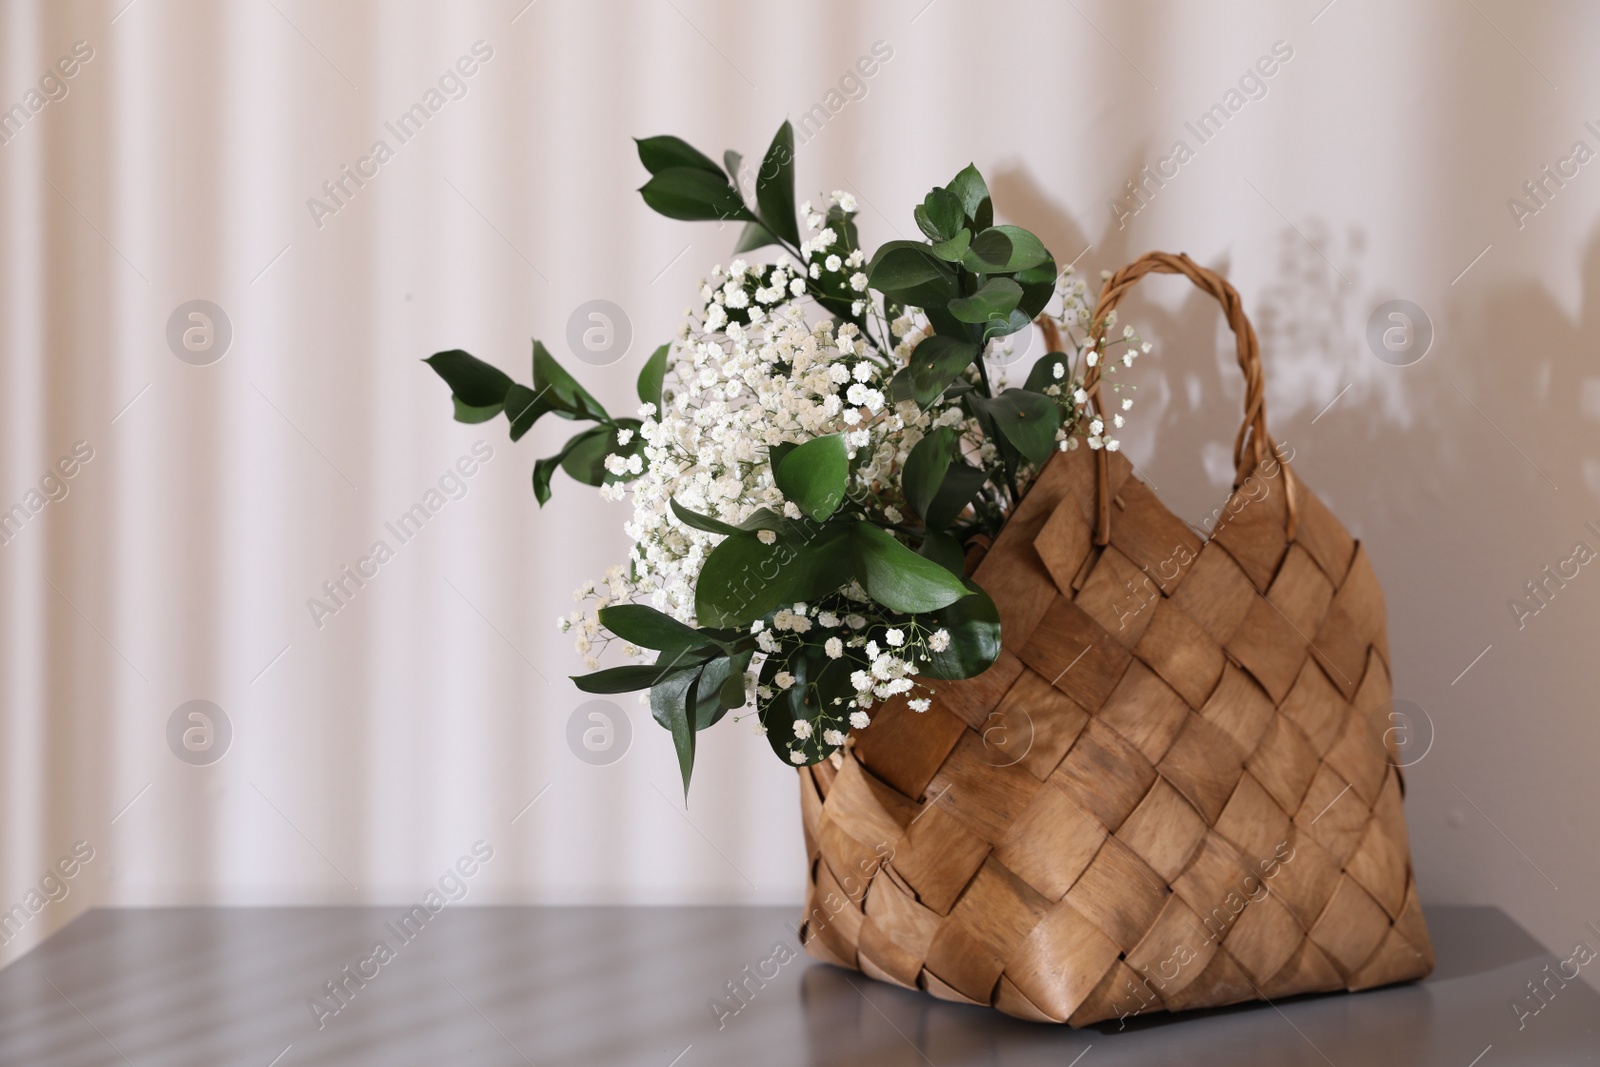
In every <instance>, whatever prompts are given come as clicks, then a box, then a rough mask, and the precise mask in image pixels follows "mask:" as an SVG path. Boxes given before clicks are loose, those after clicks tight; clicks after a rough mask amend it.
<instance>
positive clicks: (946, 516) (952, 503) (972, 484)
mask: <svg viewBox="0 0 1600 1067" xmlns="http://www.w3.org/2000/svg"><path fill="white" fill-rule="evenodd" d="M988 482H989V476H988V475H987V474H985V473H984V472H983V471H982V470H979V469H978V468H977V467H973V466H969V465H967V464H966V463H952V464H950V469H949V470H947V471H945V474H944V482H943V483H942V484H941V485H940V486H939V492H938V493H937V494H936V495H935V496H934V498H933V503H931V504H929V505H928V513H927V514H926V515H925V516H923V520H924V521H925V522H927V524H928V526H929V527H930V528H932V529H936V530H942V529H944V528H945V527H947V526H949V525H950V524H951V523H953V522H955V521H956V519H957V518H959V517H960V516H961V513H962V512H963V511H965V510H966V507H967V505H968V504H970V503H972V498H973V497H975V496H977V495H978V490H980V489H982V488H983V487H984V486H985V485H987V484H988Z"/></svg>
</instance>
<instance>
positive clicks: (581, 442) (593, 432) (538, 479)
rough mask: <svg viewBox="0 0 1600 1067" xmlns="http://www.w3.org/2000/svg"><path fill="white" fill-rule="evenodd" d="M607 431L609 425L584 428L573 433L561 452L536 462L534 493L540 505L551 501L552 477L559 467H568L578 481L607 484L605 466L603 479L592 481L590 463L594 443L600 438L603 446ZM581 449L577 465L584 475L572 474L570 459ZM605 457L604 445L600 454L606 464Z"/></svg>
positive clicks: (601, 461)
mask: <svg viewBox="0 0 1600 1067" xmlns="http://www.w3.org/2000/svg"><path fill="white" fill-rule="evenodd" d="M606 432H607V427H604V426H596V427H593V428H592V429H588V430H584V431H583V432H582V433H577V434H573V435H572V436H571V437H570V438H568V439H567V443H566V444H565V445H562V446H561V451H560V452H557V453H556V454H555V455H553V456H546V457H545V458H543V459H541V460H539V461H537V462H536V463H534V465H533V495H534V498H535V499H536V500H538V501H539V506H540V507H544V506H545V505H546V504H548V503H549V502H550V479H551V478H553V477H554V476H555V473H556V471H557V470H558V469H566V470H567V473H568V474H571V475H572V477H574V478H577V480H578V481H580V482H583V483H584V484H585V485H603V484H605V482H604V475H605V468H604V466H602V467H601V470H600V478H601V480H599V481H590V480H589V471H590V468H589V466H588V465H589V464H590V463H591V462H592V461H593V456H592V452H593V450H594V449H595V447H596V446H595V444H594V442H595V440H596V439H597V438H598V440H599V441H600V442H601V446H603V445H604V442H605V440H606ZM580 449H582V450H583V452H582V454H581V455H580V458H579V460H578V461H576V465H577V469H578V470H579V472H580V473H581V474H582V475H583V476H582V477H580V476H579V475H577V474H572V470H571V469H569V468H567V461H568V459H569V458H570V457H571V456H572V454H573V453H574V452H576V451H579V450H580ZM605 457H606V453H605V451H604V448H603V447H602V448H601V451H600V455H599V462H600V463H601V464H604V462H605Z"/></svg>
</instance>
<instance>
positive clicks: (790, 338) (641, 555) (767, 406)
mask: <svg viewBox="0 0 1600 1067" xmlns="http://www.w3.org/2000/svg"><path fill="white" fill-rule="evenodd" d="M855 208H856V205H855V202H854V198H852V197H851V196H850V195H849V194H848V193H843V192H835V193H834V194H833V196H832V197H831V198H830V203H829V205H828V207H827V209H826V211H827V214H826V215H824V214H822V213H819V212H816V211H814V210H812V207H811V205H810V204H809V203H807V204H805V205H802V208H801V213H802V215H803V216H804V217H805V219H806V221H807V224H808V226H809V228H810V229H811V230H812V231H814V235H813V236H812V237H810V238H809V239H808V240H806V241H804V242H803V243H802V245H801V246H800V253H801V261H799V262H796V261H795V260H794V259H793V258H792V257H791V256H789V255H788V254H781V255H779V256H778V257H777V258H776V259H775V260H774V261H773V262H771V263H766V264H751V263H748V262H746V261H745V260H742V259H736V260H734V261H733V262H732V263H731V264H729V265H728V266H727V267H726V268H725V269H724V268H722V267H717V268H716V269H714V270H713V271H712V275H711V278H710V279H708V280H707V281H706V282H705V283H703V285H702V287H701V291H700V297H701V305H700V307H699V308H698V309H690V310H689V312H687V313H686V314H687V317H686V319H685V321H684V323H683V325H682V326H681V327H680V329H679V331H678V335H677V338H676V341H675V343H674V344H673V346H672V348H671V351H670V354H669V357H668V367H667V375H666V390H665V392H664V394H663V401H662V405H661V410H659V411H658V410H656V409H655V407H654V406H653V405H645V406H644V407H643V408H641V409H640V410H639V413H638V414H639V418H640V419H641V421H642V426H641V428H640V430H639V431H638V432H639V434H640V436H641V437H642V439H643V442H644V447H643V448H642V450H640V451H635V452H633V453H632V454H631V455H624V454H621V453H619V454H614V455H611V456H609V457H608V458H607V460H606V469H607V470H608V471H610V472H612V473H613V474H615V475H619V476H627V475H631V476H633V477H631V478H629V479H628V480H625V481H624V480H619V481H616V482H613V483H612V484H610V485H607V486H604V487H602V488H601V490H600V491H601V493H602V495H603V496H605V497H606V498H608V499H612V500H621V499H625V498H630V497H631V499H632V502H633V515H632V518H631V519H630V520H629V521H628V522H627V523H626V524H625V527H624V528H625V529H626V531H627V533H628V536H629V537H630V538H631V539H632V540H633V542H634V545H633V547H632V549H631V550H630V552H629V558H628V563H627V566H626V567H613V568H612V569H611V570H610V571H608V572H607V574H606V577H605V580H604V581H603V582H600V583H595V582H586V583H584V585H583V586H582V587H580V588H579V589H578V590H577V591H576V593H575V594H574V599H575V600H576V601H577V602H578V604H579V607H578V608H577V609H576V610H574V611H573V612H572V613H571V614H570V615H568V616H567V617H565V618H563V619H561V620H559V626H560V629H561V630H562V632H564V633H565V632H574V631H575V633H576V637H575V644H576V647H577V650H578V652H579V653H580V654H581V655H583V656H584V659H585V663H586V664H587V665H588V666H589V667H590V668H591V669H594V668H597V667H598V665H599V659H598V653H599V651H600V648H599V646H600V645H601V644H603V643H604V642H606V641H608V640H609V638H608V637H607V636H606V634H605V633H604V631H603V629H602V627H601V626H600V624H599V621H598V618H597V616H596V613H597V612H598V610H599V609H600V608H602V607H605V606H607V605H608V604H613V603H623V602H639V603H648V604H650V605H652V606H653V607H655V608H657V609H658V610H661V611H664V612H666V613H667V614H669V615H671V616H673V617H674V618H676V619H678V620H679V621H681V622H684V623H686V624H689V625H691V626H692V625H695V624H696V618H695V585H696V582H697V580H698V578H699V575H700V570H701V567H702V565H703V564H704V562H705V560H706V557H707V556H708V555H709V554H710V552H711V551H712V549H714V548H715V547H716V545H717V544H718V543H720V542H721V540H722V536H721V535H719V534H714V533H707V532H704V531H701V530H699V529H695V528H693V527H690V526H688V525H686V524H685V523H683V522H682V521H681V520H680V519H679V518H678V517H677V516H676V515H675V514H674V512H673V510H672V506H671V505H672V502H673V501H674V500H676V501H677V502H678V503H679V504H680V505H681V506H683V507H685V508H688V509H689V510H691V511H694V512H698V513H700V514H702V515H706V516H710V517H712V518H714V519H717V520H720V521H721V522H724V523H730V524H734V525H737V524H739V523H741V522H743V521H745V520H746V519H748V518H749V517H750V516H751V515H752V513H754V512H756V511H757V510H758V509H762V508H768V509H772V510H773V511H777V512H780V513H781V514H783V515H784V516H785V517H787V518H789V519H800V518H801V514H800V512H799V510H798V508H796V506H795V505H794V504H793V503H791V502H788V501H786V500H785V499H784V497H783V494H782V493H781V492H780V491H779V490H778V488H777V486H776V485H775V484H774V479H773V471H772V466H771V463H770V460H769V458H768V457H769V450H770V449H771V448H773V447H774V446H778V445H783V444H798V443H803V442H805V441H809V440H812V439H814V438H816V437H820V436H824V435H828V434H842V435H844V439H845V442H846V444H847V448H848V453H849V456H850V458H851V460H852V461H853V462H852V473H851V482H850V485H849V489H848V496H847V502H846V507H847V508H848V509H850V510H851V511H852V512H856V513H860V514H862V515H864V516H867V517H870V518H871V519H873V520H874V521H877V522H879V523H880V524H881V525H885V526H890V527H893V526H896V525H898V524H900V523H902V522H903V521H904V520H905V513H906V512H907V511H909V510H910V509H909V508H908V507H907V506H906V502H905V498H904V496H903V494H902V492H901V490H900V487H899V472H900V471H901V469H902V468H903V467H904V464H905V462H906V459H907V457H908V455H909V453H910V451H911V449H912V448H913V447H914V446H915V445H916V444H917V442H919V441H920V440H921V439H922V438H923V437H924V436H925V435H926V434H927V433H929V432H930V431H932V430H933V429H935V428H937V427H946V426H948V427H952V428H954V429H955V430H956V431H957V433H958V434H959V436H960V439H961V441H962V451H963V453H964V455H965V458H966V459H967V461H969V462H974V463H977V464H978V465H980V466H982V467H984V468H985V469H986V470H988V471H990V472H991V474H992V475H993V478H992V486H991V488H992V491H993V494H994V496H993V500H992V505H993V507H994V508H996V509H999V508H1003V507H1004V506H1005V501H1004V497H1003V493H1002V490H1001V488H1000V487H1001V485H1002V481H1003V479H1002V477H1001V476H1000V457H999V455H998V452H997V449H996V447H995V445H994V444H993V443H992V442H990V441H987V440H985V439H984V437H983V434H982V432H981V428H980V427H979V426H978V424H977V423H976V421H975V420H973V419H971V418H969V417H968V415H967V414H966V413H965V412H964V411H963V409H962V408H961V406H960V405H959V403H958V402H956V401H954V400H945V399H941V400H940V401H938V402H936V403H935V404H934V405H933V406H932V407H931V408H930V409H928V410H926V411H924V410H921V409H920V408H919V407H918V406H917V405H916V404H915V403H914V402H912V401H902V402H899V403H896V402H894V401H893V400H892V399H891V397H890V396H889V392H890V387H889V379H890V378H891V377H892V376H893V374H894V373H895V371H896V370H898V369H899V368H900V367H903V366H905V365H906V364H907V363H908V361H909V358H910V353H911V351H912V350H913V349H914V348H915V347H916V346H917V344H918V343H920V342H921V341H922V339H923V338H924V337H926V336H927V335H928V333H929V332H930V328H929V326H928V324H927V321H926V319H925V318H924V317H923V316H922V315H921V313H920V312H919V311H917V310H916V309H906V310H905V311H904V312H903V313H902V314H900V315H899V317H897V318H895V319H894V321H892V322H889V323H886V324H885V323H883V309H882V308H881V306H880V305H878V304H874V303H873V302H872V301H871V300H870V299H869V294H868V292H867V287H866V282H867V279H866V275H865V273H864V256H863V254H862V253H861V251H860V250H859V249H853V248H849V247H847V245H848V243H849V242H848V241H847V240H846V237H845V232H844V231H843V229H842V228H841V225H840V220H845V221H848V219H849V217H850V216H851V215H852V214H853V213H854V211H855ZM830 220H833V221H830ZM1070 274H1071V271H1070V268H1069V269H1068V271H1067V272H1066V273H1065V274H1064V275H1063V283H1064V284H1063V285H1062V286H1061V287H1060V293H1061V297H1062V301H1063V311H1062V313H1061V314H1060V315H1059V316H1058V318H1057V321H1058V322H1059V323H1060V325H1061V327H1062V328H1063V329H1064V330H1065V331H1066V334H1067V335H1068V337H1069V338H1071V343H1072V345H1073V346H1075V348H1076V357H1077V359H1076V360H1075V361H1074V362H1077V361H1083V362H1084V363H1085V364H1086V366H1089V367H1092V366H1094V365H1095V363H1096V362H1097V361H1098V360H1099V359H1100V358H1101V357H1102V353H1106V352H1110V351H1111V350H1112V348H1113V347H1114V346H1113V344H1102V345H1101V347H1099V348H1097V347H1096V346H1095V344H1094V342H1093V340H1092V339H1090V338H1084V339H1083V340H1081V341H1080V340H1078V339H1077V337H1078V332H1077V330H1076V329H1074V328H1075V327H1076V328H1078V329H1081V328H1082V327H1084V326H1087V325H1088V324H1089V322H1090V321H1092V316H1093V309H1092V308H1091V307H1088V306H1087V305H1086V304H1085V303H1084V295H1085V291H1084V286H1083V283H1082V282H1081V281H1075V280H1073V279H1071V278H1070ZM808 293H810V294H811V295H817V294H819V293H820V294H826V296H827V297H828V298H829V299H830V300H840V301H842V300H845V299H848V300H850V301H851V311H852V317H854V318H857V319H862V320H864V321H868V320H870V321H871V322H875V323H877V324H879V325H882V326H884V328H883V329H882V330H881V331H880V332H879V336H881V337H885V338H888V339H890V340H891V341H892V342H893V343H894V348H893V350H892V351H890V352H884V351H882V350H881V349H880V348H879V347H878V346H876V345H874V344H873V343H872V341H871V340H870V338H869V337H867V336H863V334H862V333H861V331H860V330H859V329H858V327H857V326H856V325H855V324H852V323H844V324H842V325H838V326H836V325H835V323H834V321H833V320H831V319H828V320H822V321H818V322H815V323H813V322H809V321H808V320H807V318H806V316H805V314H804V313H803V312H802V309H801V307H800V305H799V304H798V303H797V301H798V300H799V299H800V298H802V297H804V296H806V295H807V294H808ZM1115 344H1125V345H1126V351H1125V352H1123V353H1122V354H1121V360H1122V362H1123V364H1124V365H1127V364H1131V362H1132V359H1133V357H1134V355H1135V354H1136V349H1137V345H1138V339H1137V337H1136V336H1135V335H1134V334H1133V332H1132V331H1131V330H1124V334H1123V338H1122V339H1121V340H1120V341H1119V342H1115ZM1148 348H1149V346H1148V345H1145V346H1143V350H1146V351H1147V350H1148ZM1073 369H1074V370H1075V371H1076V373H1073V374H1072V376H1071V377H1068V373H1069V371H1068V368H1066V367H1061V366H1058V367H1056V368H1055V379H1056V381H1055V383H1053V384H1051V385H1050V386H1048V387H1047V388H1046V390H1045V391H1046V393H1047V394H1049V395H1051V396H1053V397H1056V398H1057V399H1058V402H1059V403H1060V404H1061V406H1062V413H1063V427H1062V430H1061V432H1060V433H1059V434H1058V439H1059V440H1060V442H1061V447H1062V448H1063V449H1064V450H1065V449H1068V448H1071V447H1074V446H1076V444H1077V439H1078V437H1080V436H1081V437H1083V438H1084V439H1085V440H1086V443H1087V444H1088V446H1089V447H1090V448H1101V447H1104V448H1107V449H1109V450H1113V451H1114V450H1116V449H1117V448H1118V447H1119V442H1118V441H1117V439H1116V438H1115V436H1113V434H1112V432H1111V431H1112V429H1113V428H1116V427H1120V426H1122V425H1123V416H1122V414H1121V411H1118V412H1117V413H1116V414H1115V415H1113V416H1112V424H1111V426H1110V427H1108V426H1107V425H1106V424H1105V422H1104V416H1103V415H1102V414H1098V413H1097V414H1093V415H1091V414H1090V413H1088V412H1087V410H1086V403H1087V400H1088V397H1087V394H1086V393H1085V392H1084V390H1083V388H1082V383H1083V377H1082V375H1083V373H1084V371H1083V370H1081V369H1078V368H1076V367H1074V368H1073ZM1103 369H1107V370H1109V369H1110V368H1103ZM968 374H969V379H970V380H971V381H972V382H973V384H975V385H976V384H977V383H978V380H979V377H978V372H977V370H976V368H971V369H969V372H968ZM1104 388H1106V386H1104V385H1103V386H1102V389H1104ZM1111 388H1112V389H1113V390H1116V389H1118V388H1119V387H1118V386H1111ZM1131 403H1132V401H1131V400H1126V399H1125V400H1123V401H1122V405H1121V406H1122V409H1123V410H1126V408H1127V407H1129V406H1130V405H1131ZM631 440H632V436H631V433H630V432H629V431H627V430H623V431H621V432H620V433H619V434H618V440H617V442H616V444H617V446H618V448H619V449H622V448H624V447H625V446H628V445H629V444H630V443H631ZM1034 473H1036V472H1032V471H1026V470H1025V471H1023V472H1022V476H1021V477H1020V478H1019V483H1021V484H1022V485H1023V486H1024V487H1025V486H1026V480H1027V478H1028V477H1031V476H1032V475H1033V474H1034ZM989 491H990V490H986V491H985V492H989ZM983 499H985V498H980V502H981V501H982V500H983ZM776 538H777V535H776V534H774V533H771V532H764V533H763V534H762V535H760V539H761V540H762V541H763V542H765V543H772V542H773V541H775V540H776ZM752 631H753V632H754V633H755V635H756V638H755V639H756V643H757V646H758V648H759V650H760V654H759V655H758V656H757V657H756V661H755V662H754V663H753V664H752V665H751V676H750V677H747V679H746V682H747V685H746V689H747V691H753V692H754V694H755V697H756V700H757V704H758V707H761V708H762V709H766V708H767V706H768V704H769V703H770V702H771V701H774V700H784V699H787V697H785V696H784V694H785V693H786V692H787V691H788V690H789V689H790V688H791V687H792V686H794V685H795V675H794V673H793V672H792V671H791V670H790V669H788V668H789V666H790V657H791V656H792V655H793V654H794V653H796V651H797V650H799V649H801V648H802V646H810V647H811V648H812V654H813V655H816V654H817V652H816V649H817V648H819V647H820V648H821V649H822V650H823V653H824V654H825V656H826V659H827V661H829V662H832V661H838V660H845V661H847V665H848V667H850V668H851V672H850V675H849V681H850V689H851V690H853V692H854V696H853V697H851V698H841V699H839V700H835V701H834V703H835V704H839V705H841V706H839V707H830V708H824V709H822V710H821V712H820V713H819V715H818V717H816V718H815V719H808V718H798V719H795V720H794V722H793V732H794V740H793V741H792V742H790V745H789V751H790V756H791V758H792V759H793V760H794V761H795V762H796V763H805V762H807V759H808V757H807V754H806V750H805V747H806V745H807V744H809V745H810V746H811V751H817V750H818V744H817V741H818V739H819V738H820V742H821V746H822V750H823V751H826V749H828V748H837V747H838V746H840V745H842V744H844V743H845V740H846V730H847V729H851V728H854V729H860V728H863V727H865V726H866V725H867V724H868V722H869V721H870V717H869V715H868V714H867V710H868V709H869V708H871V707H872V706H873V705H874V704H875V703H876V702H879V701H883V700H886V699H889V698H891V697H895V696H900V695H902V694H911V695H910V696H908V698H907V699H908V700H909V702H910V706H911V707H912V708H913V709H915V710H917V711H922V710H925V709H926V708H927V707H928V706H929V698H928V693H927V691H926V690H923V691H922V692H920V693H915V692H913V691H914V690H916V689H917V686H918V683H917V682H916V681H915V680H914V677H913V676H914V675H915V674H916V673H917V670H918V667H919V664H921V665H924V666H925V665H926V662H927V660H928V657H929V656H930V654H934V653H939V652H942V651H944V650H946V649H947V648H949V646H950V642H951V637H950V634H949V633H948V632H946V631H944V630H942V629H934V630H931V631H929V630H925V629H923V628H920V627H919V626H918V625H916V624H915V623H914V622H911V623H908V622H905V621H904V619H903V617H901V621H898V622H897V621H895V620H893V619H891V618H889V617H887V616H886V615H885V614H884V613H883V611H882V609H881V608H879V607H878V606H877V605H876V604H874V603H873V602H872V601H870V600H869V599H868V598H867V597H866V595H865V593H864V592H863V591H862V590H861V589H860V588H859V587H856V586H855V585H854V584H853V583H852V585H850V586H849V587H847V588H845V589H843V590H841V591H839V592H838V593H836V594H832V595H830V596H828V597H825V598H823V600H822V601H821V602H819V603H817V604H813V605H806V604H795V605H793V606H792V607H789V608H785V609H782V610H780V611H778V612H776V613H774V614H773V615H772V616H771V621H770V625H764V624H763V622H761V621H757V622H756V623H755V624H754V625H753V626H752ZM626 651H627V653H628V654H629V655H630V656H637V655H639V654H640V651H639V650H638V649H636V648H633V647H631V646H627V647H626ZM840 669H843V667H841V668H840ZM757 676H759V677H760V678H762V679H763V681H762V683H761V684H759V685H757V684H756V683H755V677H757Z"/></svg>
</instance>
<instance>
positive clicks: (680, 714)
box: [650, 669, 700, 803]
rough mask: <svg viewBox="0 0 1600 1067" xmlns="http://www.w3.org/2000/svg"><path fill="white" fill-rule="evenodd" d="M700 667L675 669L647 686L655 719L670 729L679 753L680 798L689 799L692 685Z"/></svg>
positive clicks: (692, 713)
mask: <svg viewBox="0 0 1600 1067" xmlns="http://www.w3.org/2000/svg"><path fill="white" fill-rule="evenodd" d="M699 681H700V670H699V669H695V670H685V671H678V672H677V673H675V674H671V675H668V676H667V677H666V678H665V679H663V680H662V681H660V682H658V683H656V684H655V685H654V686H652V687H651V689H650V711H651V713H652V714H653V715H654V716H655V720H656V721H657V722H660V723H665V724H667V728H668V729H669V730H670V731H672V747H673V748H674V749H675V750H676V751H677V753H678V771H679V773H681V774H682V775H683V799H684V802H685V803H687V802H688V800H689V775H690V774H692V773H693V771H694V735H695V729H694V727H695V722H694V719H695V717H696V716H695V715H694V711H693V708H692V705H693V704H694V702H695V696H696V694H695V689H696V688H697V686H698V683H699Z"/></svg>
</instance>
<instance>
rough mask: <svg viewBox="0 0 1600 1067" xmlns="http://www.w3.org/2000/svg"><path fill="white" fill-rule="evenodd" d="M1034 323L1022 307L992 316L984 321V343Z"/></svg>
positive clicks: (1024, 328)
mask: <svg viewBox="0 0 1600 1067" xmlns="http://www.w3.org/2000/svg"><path fill="white" fill-rule="evenodd" d="M1001 280H1002V281H1003V280H1005V279H1001ZM1032 324H1033V320H1032V319H1030V318H1028V314H1027V312H1025V311H1023V310H1022V309H1021V308H1012V309H1011V311H1010V312H1009V313H1008V314H1006V315H994V316H991V317H990V318H988V319H986V320H984V323H983V343H984V344H988V343H989V341H990V340H991V339H993V338H995V337H1004V336H1006V335H1007V334H1011V333H1016V332H1018V331H1019V330H1026V329H1027V328H1028V327H1029V326H1031V325H1032Z"/></svg>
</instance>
